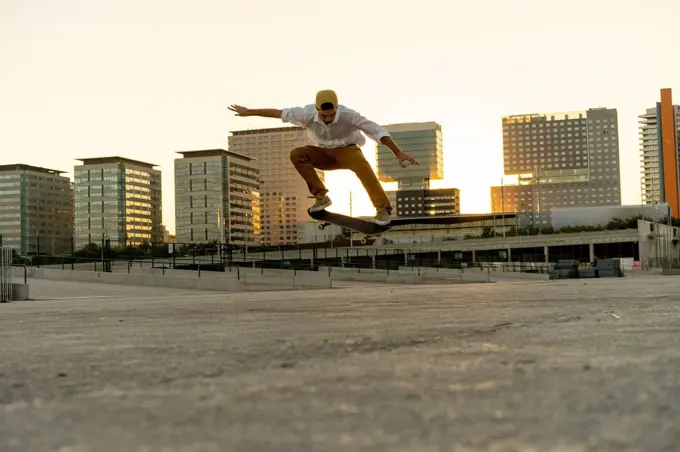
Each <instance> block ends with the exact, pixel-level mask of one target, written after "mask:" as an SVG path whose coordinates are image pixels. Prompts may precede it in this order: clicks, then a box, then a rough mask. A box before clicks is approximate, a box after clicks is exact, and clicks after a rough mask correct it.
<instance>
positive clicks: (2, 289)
mask: <svg viewBox="0 0 680 452" xmlns="http://www.w3.org/2000/svg"><path fill="white" fill-rule="evenodd" d="M0 301H1V302H9V301H12V250H11V249H10V248H0Z"/></svg>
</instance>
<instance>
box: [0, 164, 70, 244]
mask: <svg viewBox="0 0 680 452" xmlns="http://www.w3.org/2000/svg"><path fill="white" fill-rule="evenodd" d="M62 174H63V172H62V171H57V170H51V169H46V168H40V167H35V166H29V165H22V164H14V165H2V166H0V236H2V246H7V247H10V248H13V249H15V250H16V251H17V253H19V254H22V255H32V254H68V253H71V251H72V248H73V187H72V186H71V180H70V179H69V178H68V177H66V176H62Z"/></svg>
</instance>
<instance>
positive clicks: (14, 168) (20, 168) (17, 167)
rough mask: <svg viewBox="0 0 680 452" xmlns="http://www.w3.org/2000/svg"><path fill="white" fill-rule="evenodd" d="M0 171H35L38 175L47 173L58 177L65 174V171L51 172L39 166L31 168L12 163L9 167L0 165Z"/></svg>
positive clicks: (51, 170)
mask: <svg viewBox="0 0 680 452" xmlns="http://www.w3.org/2000/svg"><path fill="white" fill-rule="evenodd" d="M0 171H35V172H38V173H48V174H54V175H56V176H59V175H61V174H65V173H66V171H59V170H53V169H49V168H43V167H41V166H31V165H25V164H23V163H13V164H10V165H0Z"/></svg>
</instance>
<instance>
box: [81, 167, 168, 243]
mask: <svg viewBox="0 0 680 452" xmlns="http://www.w3.org/2000/svg"><path fill="white" fill-rule="evenodd" d="M78 160H80V161H82V162H83V164H82V165H77V166H75V168H74V173H75V229H76V232H75V237H76V238H75V244H76V248H77V249H79V248H82V247H83V246H85V245H87V244H89V243H96V244H98V245H101V244H102V242H103V241H104V240H107V239H108V240H110V242H111V246H128V245H130V246H136V245H141V244H144V243H160V242H161V241H162V239H163V231H162V228H161V222H162V200H161V172H160V171H159V170H157V169H155V168H154V166H156V165H153V164H151V163H144V162H140V161H137V160H131V159H127V158H124V157H95V158H85V159H78Z"/></svg>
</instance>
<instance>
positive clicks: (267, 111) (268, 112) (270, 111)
mask: <svg viewBox="0 0 680 452" xmlns="http://www.w3.org/2000/svg"><path fill="white" fill-rule="evenodd" d="M229 110H231V111H233V112H235V113H236V116H262V117H263V118H274V119H280V118H281V115H282V114H283V110H277V109H275V108H246V107H242V106H240V105H231V106H229Z"/></svg>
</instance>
